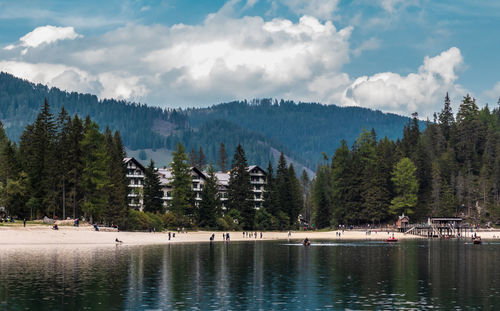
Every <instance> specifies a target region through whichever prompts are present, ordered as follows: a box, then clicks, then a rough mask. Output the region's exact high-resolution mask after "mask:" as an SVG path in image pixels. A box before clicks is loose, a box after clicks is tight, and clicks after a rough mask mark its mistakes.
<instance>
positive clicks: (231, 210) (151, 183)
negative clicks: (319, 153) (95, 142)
mask: <svg viewBox="0 0 500 311" xmlns="http://www.w3.org/2000/svg"><path fill="white" fill-rule="evenodd" d="M202 154H203V152H202V150H201V149H200V152H198V153H196V152H195V151H194V149H193V150H192V151H191V153H190V156H189V157H188V155H187V154H186V152H185V149H184V146H183V145H182V143H178V145H177V147H176V150H175V151H174V153H173V161H172V163H171V166H170V169H171V170H172V176H173V178H172V181H171V184H172V200H171V202H170V203H169V206H168V213H167V214H164V212H165V206H164V205H162V203H161V199H160V198H161V196H163V193H162V192H161V186H160V180H159V176H158V174H155V172H154V162H153V161H151V162H150V164H149V166H148V167H147V169H146V174H145V181H144V189H143V198H144V211H145V212H146V213H150V214H149V215H150V218H151V220H150V221H151V222H154V221H153V219H154V218H158V217H159V218H162V217H163V218H162V219H163V220H164V222H165V224H164V227H169V226H170V227H172V226H173V227H175V226H186V227H197V228H207V229H208V228H209V229H219V230H242V229H244V230H252V229H258V230H278V229H289V228H293V227H297V219H298V217H299V213H300V212H301V209H302V206H303V193H304V191H303V188H302V184H301V182H300V181H299V180H298V178H297V177H296V174H295V170H294V167H293V164H290V165H287V163H286V160H285V156H284V154H283V153H282V154H281V157H280V161H279V163H278V166H277V171H276V174H273V166H272V164H271V162H269V166H268V168H267V170H268V171H267V174H266V177H265V178H266V185H264V189H265V191H264V192H263V193H264V197H263V199H264V202H263V204H264V205H263V206H262V207H261V208H259V209H255V206H254V204H255V202H254V192H253V185H252V184H251V176H250V173H249V171H248V168H249V165H248V162H247V159H246V155H245V150H244V149H243V147H242V145H241V144H240V145H238V146H237V147H236V149H235V152H234V156H233V159H232V162H231V166H230V168H229V169H230V170H229V184H228V189H227V193H228V200H227V201H226V202H227V204H226V208H225V209H223V208H222V200H221V199H222V198H221V196H220V195H221V192H220V189H219V187H220V185H219V183H218V179H217V177H216V174H215V173H216V172H215V167H214V165H213V164H212V163H210V164H208V166H207V169H206V172H205V175H206V180H205V182H204V187H203V189H202V191H201V200H200V201H199V202H198V203H196V200H195V193H194V192H193V190H192V175H191V167H192V166H193V165H194V166H196V165H201V167H202V168H203V167H204V165H203V161H202V162H201V163H200V158H201V157H200V155H202ZM218 154H219V158H218V161H217V162H218V164H217V165H218V167H219V168H220V169H221V170H222V171H225V170H226V165H227V163H226V162H227V154H226V150H225V146H224V144H223V143H221V144H220V148H219V152H218ZM304 174H305V173H304ZM303 180H306V182H307V183H308V182H309V178H308V177H307V174H305V175H304V176H303Z"/></svg>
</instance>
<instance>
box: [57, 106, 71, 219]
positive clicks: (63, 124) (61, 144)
mask: <svg viewBox="0 0 500 311" xmlns="http://www.w3.org/2000/svg"><path fill="white" fill-rule="evenodd" d="M56 124H57V137H56V143H55V152H56V154H57V155H58V158H59V165H58V166H57V175H58V179H59V185H58V189H59V197H60V198H61V206H62V218H63V219H66V202H67V186H68V179H69V171H70V169H71V163H70V162H69V161H70V157H69V153H70V144H71V141H70V131H71V117H70V116H69V115H68V113H67V112H66V109H64V107H62V108H61V111H60V112H59V115H58V117H57V123H56Z"/></svg>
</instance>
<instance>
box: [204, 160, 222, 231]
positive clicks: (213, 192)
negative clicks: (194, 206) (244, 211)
mask: <svg viewBox="0 0 500 311" xmlns="http://www.w3.org/2000/svg"><path fill="white" fill-rule="evenodd" d="M207 173H208V178H207V179H206V181H205V185H204V187H203V190H202V191H201V202H200V206H199V209H198V224H199V226H200V227H206V228H215V227H216V226H217V218H218V217H220V216H221V214H222V213H221V200H220V198H219V187H218V185H217V177H216V176H215V169H214V167H213V166H212V164H210V165H209V166H208V171H207Z"/></svg>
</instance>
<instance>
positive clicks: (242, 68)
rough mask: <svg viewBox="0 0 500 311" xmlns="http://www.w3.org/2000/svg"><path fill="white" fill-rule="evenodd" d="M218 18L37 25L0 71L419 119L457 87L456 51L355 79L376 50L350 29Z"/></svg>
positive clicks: (113, 89) (125, 92)
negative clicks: (358, 66)
mask: <svg viewBox="0 0 500 311" xmlns="http://www.w3.org/2000/svg"><path fill="white" fill-rule="evenodd" d="M235 3H236V2H235V1H233V2H231V3H227V5H226V6H225V8H224V10H223V11H224V12H225V13H228V12H230V11H231V10H232V7H233V6H234V4H235ZM247 3H248V2H247ZM224 12H217V13H216V14H212V15H210V16H208V17H207V18H206V19H205V21H204V22H203V23H202V24H199V25H184V24H177V25H173V26H171V27H167V26H161V25H150V26H146V25H136V24H132V23H131V24H128V25H126V26H124V27H121V28H117V29H114V30H112V31H109V32H108V33H105V34H102V35H97V36H88V37H82V38H80V39H79V40H77V41H75V42H73V43H72V44H43V43H49V42H55V40H63V39H71V38H77V37H78V36H79V35H78V34H76V32H74V30H72V31H69V32H66V35H58V36H41V38H44V39H40V38H39V39H38V40H35V39H34V38H35V37H37V36H35V37H33V38H31V36H32V35H33V34H34V33H39V32H38V31H36V30H37V29H38V28H37V29H35V30H34V31H33V32H31V33H30V34H32V35H30V36H28V35H29V34H27V35H26V36H24V37H23V38H25V39H24V41H22V42H23V44H24V42H27V43H26V46H23V48H30V49H32V50H30V53H27V54H26V55H19V54H18V53H17V52H15V51H8V50H3V51H1V52H2V53H3V55H6V56H5V57H3V58H4V59H8V61H7V60H5V61H1V59H0V70H2V71H6V72H10V73H12V74H14V75H16V76H19V77H22V78H25V79H28V80H31V81H34V82H38V83H44V84H48V85H49V86H57V87H59V88H62V89H65V90H69V91H78V92H89V93H93V94H96V95H98V96H99V97H100V98H110V97H113V98H121V99H126V100H132V101H141V102H146V103H148V104H153V105H160V106H174V107H178V106H183V107H186V106H206V105H210V104H215V103H220V102H223V101H229V100H235V99H252V98H260V97H275V98H285V99H292V100H296V101H312V102H321V103H324V104H342V105H357V106H364V107H371V108H376V109H381V110H383V111H390V112H396V113H403V114H409V113H411V112H414V111H418V112H419V114H421V115H424V116H425V115H429V114H430V113H432V112H433V111H434V110H436V108H435V107H436V106H437V105H439V104H440V103H441V102H442V96H443V95H444V94H445V92H446V91H450V92H452V93H453V91H454V90H460V86H459V85H457V84H456V81H457V78H458V72H459V68H460V66H461V64H462V63H463V59H462V56H461V53H460V50H459V49H458V48H451V49H449V50H447V51H444V52H443V53H441V54H440V55H438V56H435V57H425V59H424V62H423V64H422V66H420V68H419V69H418V71H417V72H416V73H412V74H409V75H407V76H401V75H399V74H397V73H391V72H385V73H378V74H375V75H372V76H369V77H368V76H365V77H359V78H357V79H352V78H351V77H349V75H348V74H346V73H345V72H343V67H344V66H345V65H346V64H348V63H349V62H350V55H355V56H358V55H360V54H361V53H362V52H363V51H366V50H369V49H374V48H377V47H378V45H379V44H380V43H379V41H378V40H377V39H376V38H373V39H369V40H367V41H365V42H363V43H362V44H361V45H359V46H358V47H356V48H354V49H351V47H350V38H351V32H352V30H353V28H352V27H346V28H343V29H337V28H336V27H335V25H334V24H333V23H332V22H330V21H324V22H322V21H321V20H319V19H318V18H316V17H312V16H303V17H301V18H300V19H299V21H298V22H292V21H290V20H287V19H278V18H276V19H273V20H270V21H265V20H264V19H263V18H261V17H248V16H247V17H242V18H235V17H231V14H225V13H224ZM68 28H71V27H68ZM71 29H72V28H71ZM75 35H76V36H77V37H75ZM28 42H29V43H28ZM32 46H36V47H37V48H32ZM0 57H2V54H0Z"/></svg>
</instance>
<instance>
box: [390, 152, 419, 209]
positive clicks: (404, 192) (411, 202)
mask: <svg viewBox="0 0 500 311" xmlns="http://www.w3.org/2000/svg"><path fill="white" fill-rule="evenodd" d="M416 170H417V168H416V167H415V165H414V164H413V162H412V161H411V160H410V159H409V158H402V159H401V160H399V162H398V163H397V164H396V165H395V166H394V170H393V172H392V182H393V183H394V187H395V189H396V195H397V196H396V197H395V198H394V199H392V201H391V206H390V210H391V212H392V213H393V214H400V213H404V214H406V215H411V214H413V213H414V211H413V208H414V207H415V206H416V205H417V192H418V181H417V178H416V176H415V172H416Z"/></svg>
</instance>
